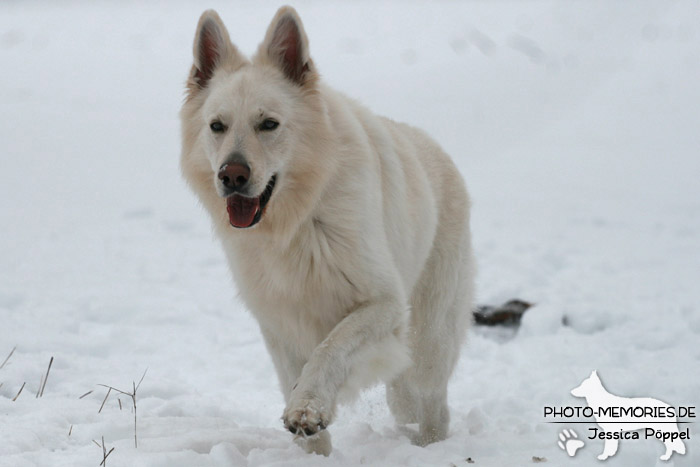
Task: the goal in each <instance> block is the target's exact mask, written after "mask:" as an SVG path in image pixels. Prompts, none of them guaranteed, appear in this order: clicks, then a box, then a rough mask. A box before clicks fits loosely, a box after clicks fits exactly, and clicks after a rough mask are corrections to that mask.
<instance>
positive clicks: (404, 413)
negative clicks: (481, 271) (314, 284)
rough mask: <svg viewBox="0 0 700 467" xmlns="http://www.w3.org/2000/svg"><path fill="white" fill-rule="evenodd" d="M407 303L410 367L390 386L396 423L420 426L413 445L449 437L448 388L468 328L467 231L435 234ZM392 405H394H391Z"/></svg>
mask: <svg viewBox="0 0 700 467" xmlns="http://www.w3.org/2000/svg"><path fill="white" fill-rule="evenodd" d="M435 245H439V246H440V247H437V246H436V247H434V249H433V251H432V252H431V254H430V257H429V258H428V261H427V263H426V266H425V269H424V271H423V274H422V276H421V278H420V280H419V281H418V283H417V284H416V286H415V289H414V291H413V294H412V297H411V308H412V311H411V321H410V328H409V333H408V341H409V346H410V348H411V357H412V359H413V365H412V366H411V367H410V368H409V369H408V370H406V371H405V372H404V373H403V374H402V375H400V377H399V378H398V379H397V380H395V381H394V382H393V383H391V385H390V391H389V393H388V396H389V397H388V398H389V404H390V407H391V408H392V412H393V413H394V414H395V416H396V418H397V421H399V422H401V421H402V418H405V419H408V421H409V422H418V425H419V427H418V436H417V437H416V438H415V439H414V443H415V444H418V445H421V446H424V445H426V444H430V443H433V442H436V441H440V440H443V439H445V438H446V437H447V432H448V427H449V421H450V415H449V409H448V407H447V383H448V380H449V378H450V376H451V374H452V371H453V370H454V367H455V365H456V363H457V360H458V358H459V354H460V346H461V344H462V341H463V339H464V334H465V333H466V329H467V327H468V326H469V323H470V322H471V313H470V310H471V301H472V287H473V285H472V283H473V282H472V280H473V262H472V256H471V249H470V247H469V233H468V231H462V232H457V233H456V234H455V232H454V230H452V231H450V233H445V232H438V234H437V238H436V241H435ZM392 399H395V400H392Z"/></svg>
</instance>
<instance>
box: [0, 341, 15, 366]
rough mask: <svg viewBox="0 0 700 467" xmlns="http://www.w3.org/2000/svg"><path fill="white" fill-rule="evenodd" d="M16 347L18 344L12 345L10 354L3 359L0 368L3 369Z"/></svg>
mask: <svg viewBox="0 0 700 467" xmlns="http://www.w3.org/2000/svg"><path fill="white" fill-rule="evenodd" d="M15 349H17V346H14V347H12V350H10V355H8V356H7V358H5V360H3V361H2V364H0V369H2V368H3V367H4V366H5V363H7V361H8V360H9V359H10V357H11V356H12V354H13V353H15Z"/></svg>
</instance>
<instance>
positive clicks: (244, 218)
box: [226, 175, 277, 229]
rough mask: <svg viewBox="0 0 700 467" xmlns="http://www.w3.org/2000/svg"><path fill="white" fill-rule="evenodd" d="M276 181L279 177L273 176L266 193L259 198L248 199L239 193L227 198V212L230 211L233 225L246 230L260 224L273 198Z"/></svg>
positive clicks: (230, 219) (229, 217) (229, 216)
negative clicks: (266, 207)
mask: <svg viewBox="0 0 700 467" xmlns="http://www.w3.org/2000/svg"><path fill="white" fill-rule="evenodd" d="M276 181H277V175H273V176H272V177H271V178H270V181H269V182H267V186H266V187H265V191H263V192H262V194H261V195H260V196H258V197H257V198H248V197H246V196H241V195H239V194H238V193H236V194H234V195H231V196H229V197H228V198H226V211H228V220H229V222H230V223H231V225H232V226H234V227H236V228H239V229H245V228H247V227H252V226H254V225H255V224H257V223H258V222H260V219H262V216H263V214H264V213H265V206H267V202H268V201H270V196H272V190H274V189H275V182H276Z"/></svg>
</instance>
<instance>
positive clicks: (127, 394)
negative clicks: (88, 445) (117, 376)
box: [98, 368, 148, 452]
mask: <svg viewBox="0 0 700 467" xmlns="http://www.w3.org/2000/svg"><path fill="white" fill-rule="evenodd" d="M147 372H148V368H146V370H145V371H144V372H143V375H142V376H141V379H140V380H139V384H136V382H134V381H132V387H133V392H126V391H122V390H121V389H117V388H115V387H114V386H108V385H106V384H100V385H99V386H102V387H105V388H109V390H110V391H111V390H112V389H114V390H115V391H117V392H120V393H122V394H124V395H125V396H129V397H131V403H132V404H133V406H134V447H135V448H137V449H138V447H139V442H138V437H137V435H136V431H137V430H136V391H138V389H139V388H140V387H141V383H142V382H143V379H144V378H145V377H146V373H147ZM107 395H109V391H107ZM106 400H107V397H105V401H106ZM119 403H120V407H121V401H119ZM102 405H103V406H104V401H103V402H102ZM101 410H102V407H100V411H101ZM98 413H99V412H98ZM110 452H111V451H110Z"/></svg>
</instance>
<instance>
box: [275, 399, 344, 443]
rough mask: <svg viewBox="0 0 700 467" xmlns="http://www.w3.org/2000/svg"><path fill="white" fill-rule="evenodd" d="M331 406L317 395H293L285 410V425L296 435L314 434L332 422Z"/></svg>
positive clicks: (283, 418)
mask: <svg viewBox="0 0 700 467" xmlns="http://www.w3.org/2000/svg"><path fill="white" fill-rule="evenodd" d="M331 413H332V411H331V408H330V407H328V404H325V403H323V402H322V401H320V400H319V398H317V397H313V396H307V397H299V398H296V397H292V398H291V400H290V401H289V404H287V408H286V409H285V410H284V415H283V416H282V420H283V421H284V426H285V428H287V429H288V430H289V431H291V432H292V433H294V434H295V435H300V436H304V437H306V436H313V435H315V434H316V433H318V432H320V431H321V430H325V429H326V427H327V426H328V424H329V423H330V422H331Z"/></svg>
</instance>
